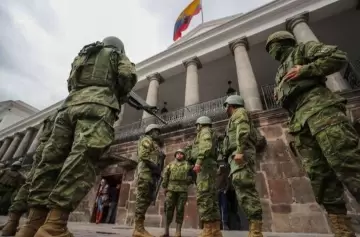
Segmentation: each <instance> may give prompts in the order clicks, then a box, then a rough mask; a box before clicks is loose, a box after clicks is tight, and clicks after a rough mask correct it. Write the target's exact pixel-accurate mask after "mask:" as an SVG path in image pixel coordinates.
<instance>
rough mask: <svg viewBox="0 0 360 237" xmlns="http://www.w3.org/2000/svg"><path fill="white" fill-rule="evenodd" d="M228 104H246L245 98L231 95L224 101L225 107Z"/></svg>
mask: <svg viewBox="0 0 360 237" xmlns="http://www.w3.org/2000/svg"><path fill="white" fill-rule="evenodd" d="M227 105H239V106H244V99H243V98H242V97H241V96H239V95H231V96H229V97H228V98H226V100H225V102H224V107H226V106H227Z"/></svg>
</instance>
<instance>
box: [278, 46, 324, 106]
mask: <svg viewBox="0 0 360 237" xmlns="http://www.w3.org/2000/svg"><path fill="white" fill-rule="evenodd" d="M303 54H304V44H299V45H298V46H297V47H295V48H294V50H293V51H292V52H291V53H290V54H289V56H288V57H287V58H286V60H285V61H284V62H283V63H282V64H281V65H280V67H279V68H278V71H277V74H276V79H275V80H276V87H275V88H274V94H275V99H276V101H277V103H278V104H279V105H281V106H282V107H283V108H285V109H287V110H289V111H291V110H294V108H296V105H297V99H298V97H299V96H300V95H302V94H303V93H304V92H306V91H309V90H310V89H312V88H314V87H316V86H319V85H323V86H325V81H326V78H325V77H310V78H298V79H295V80H288V81H285V80H284V76H285V75H286V74H287V73H288V72H289V71H290V69H292V68H293V67H294V66H295V65H306V64H308V63H310V62H308V60H307V59H306V57H304V55H303Z"/></svg>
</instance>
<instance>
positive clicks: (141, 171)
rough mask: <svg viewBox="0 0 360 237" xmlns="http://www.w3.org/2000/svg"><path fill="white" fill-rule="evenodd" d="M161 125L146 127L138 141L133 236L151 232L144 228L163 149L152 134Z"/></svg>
mask: <svg viewBox="0 0 360 237" xmlns="http://www.w3.org/2000/svg"><path fill="white" fill-rule="evenodd" d="M154 130H159V127H158V126H157V125H154V124H150V125H149V126H148V127H147V128H146V129H145V136H143V137H142V138H140V140H139V142H138V152H137V155H138V161H139V163H138V166H137V188H136V201H135V229H134V233H133V237H149V236H152V235H150V233H149V232H147V231H146V230H145V228H144V220H145V214H146V211H147V209H148V208H149V206H150V204H151V202H152V196H153V195H152V191H153V190H155V188H156V183H155V181H156V180H157V179H158V177H160V175H161V170H160V169H159V166H160V163H161V160H160V159H161V154H162V152H161V150H160V146H159V143H158V142H157V141H156V140H155V139H154V137H153V136H152V134H151V133H152V132H153V131H154Z"/></svg>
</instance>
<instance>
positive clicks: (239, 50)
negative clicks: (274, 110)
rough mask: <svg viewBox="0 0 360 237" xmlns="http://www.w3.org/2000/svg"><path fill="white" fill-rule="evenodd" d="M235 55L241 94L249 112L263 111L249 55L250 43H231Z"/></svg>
mask: <svg viewBox="0 0 360 237" xmlns="http://www.w3.org/2000/svg"><path fill="white" fill-rule="evenodd" d="M229 46H230V49H231V51H232V53H233V54H234V58H235V64H236V73H237V78H238V84H239V92H240V95H241V96H242V98H243V99H244V102H245V108H246V109H247V110H249V111H258V110H263V106H262V103H261V96H260V93H259V89H258V84H257V82H256V78H255V75H254V71H253V69H252V66H251V62H250V59H249V55H248V52H247V51H248V49H249V43H248V41H247V39H246V38H241V39H238V40H235V41H233V42H230V43H229Z"/></svg>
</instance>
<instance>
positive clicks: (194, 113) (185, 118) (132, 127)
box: [116, 85, 278, 140]
mask: <svg viewBox="0 0 360 237" xmlns="http://www.w3.org/2000/svg"><path fill="white" fill-rule="evenodd" d="M273 91H274V85H266V86H263V87H262V88H261V96H262V102H263V106H264V109H266V110H270V109H275V108H278V106H277V105H276V103H275V101H274V97H273ZM226 97H227V96H224V97H221V98H218V99H215V100H211V101H206V102H204V103H199V104H195V105H191V106H187V107H184V108H181V109H178V110H175V111H170V112H168V113H165V114H162V115H159V116H160V117H161V118H162V119H164V120H165V121H166V122H167V123H168V124H167V125H166V126H164V129H165V130H167V129H168V130H169V131H171V130H173V129H175V128H177V129H180V128H184V127H188V126H190V125H193V124H194V122H195V120H196V119H197V118H198V117H200V116H208V117H210V118H212V120H213V121H218V120H221V119H225V118H226V113H225V111H224V107H223V104H224V102H225V100H226ZM151 123H156V124H162V123H161V122H160V121H159V120H158V119H156V118H154V117H150V118H146V119H142V120H139V121H137V122H134V123H131V124H128V125H124V126H120V127H117V128H116V139H117V140H131V139H135V138H137V137H138V136H140V135H141V134H142V133H143V132H144V128H145V127H146V126H147V125H149V124H151Z"/></svg>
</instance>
